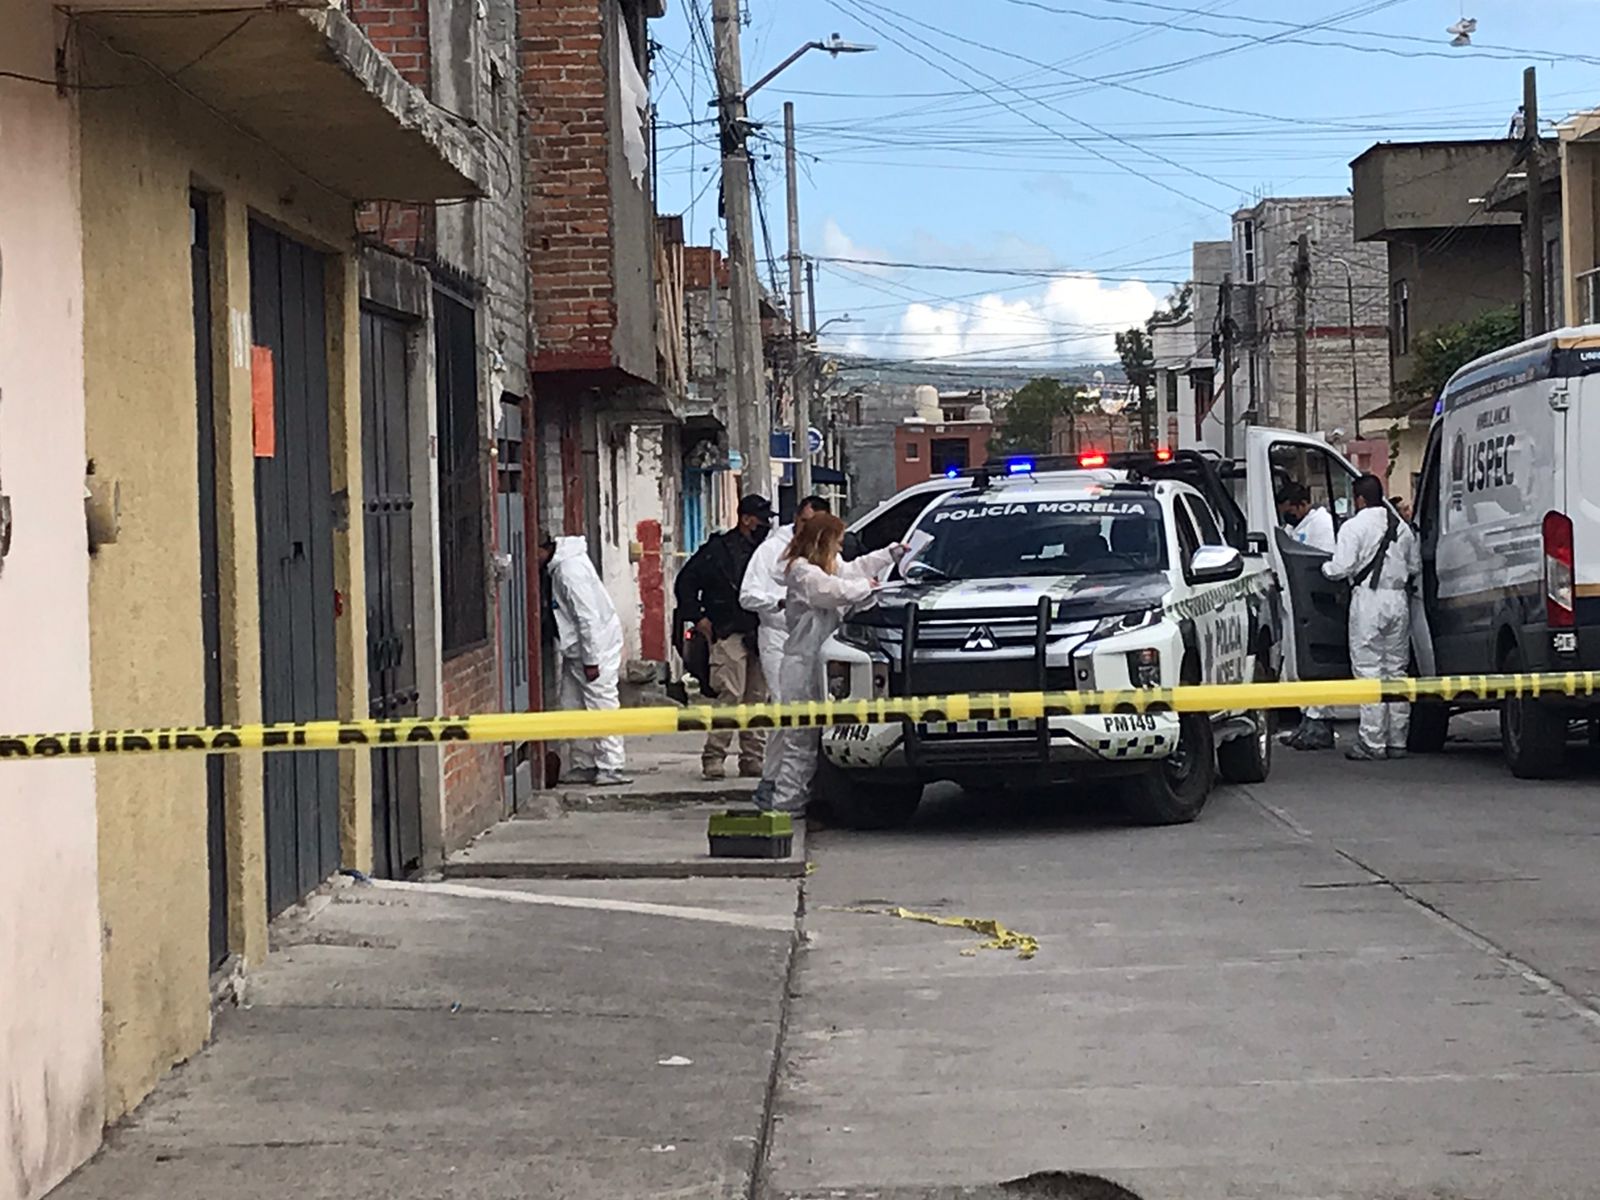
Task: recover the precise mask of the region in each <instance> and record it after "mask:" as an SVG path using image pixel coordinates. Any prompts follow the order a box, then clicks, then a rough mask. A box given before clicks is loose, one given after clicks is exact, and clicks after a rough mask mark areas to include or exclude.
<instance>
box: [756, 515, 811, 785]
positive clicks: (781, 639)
mask: <svg viewBox="0 0 1600 1200" xmlns="http://www.w3.org/2000/svg"><path fill="white" fill-rule="evenodd" d="M832 511H833V507H832V506H831V505H830V504H829V503H828V502H827V500H825V499H824V498H823V497H821V496H807V497H806V498H805V499H804V500H802V501H800V506H799V507H798V508H797V509H795V513H794V524H793V525H779V526H776V527H774V528H773V530H772V531H771V532H770V533H768V534H767V536H766V537H765V538H763V539H762V541H761V545H759V546H757V547H756V551H755V553H754V554H752V555H751V556H750V565H749V566H747V567H746V568H745V570H744V580H743V582H742V583H741V584H740V586H739V605H740V607H741V608H743V609H744V610H745V611H746V612H753V613H755V614H756V616H757V617H758V618H760V621H761V624H760V626H759V627H758V628H757V629H756V650H757V652H758V653H759V654H760V656H761V673H762V674H763V675H765V676H766V677H767V693H768V696H769V697H770V698H771V700H772V702H773V703H774V704H776V703H778V702H780V701H782V700H784V699H786V697H785V696H784V695H783V681H782V679H781V678H780V675H781V668H782V665H783V645H784V643H785V642H786V641H788V640H789V620H788V616H787V615H786V614H785V612H784V608H783V605H784V595H785V593H786V592H787V590H788V581H787V580H786V579H785V578H784V571H783V567H784V561H783V554H784V551H786V550H788V549H789V541H790V539H791V538H793V537H794V534H795V530H797V529H804V528H805V526H806V522H808V521H810V520H811V518H812V517H814V516H816V515H817V514H818V513H827V512H832ZM778 744H779V743H778V739H777V737H776V736H774V737H769V738H768V739H767V748H766V752H765V754H764V755H763V757H762V760H761V782H760V783H759V784H757V785H756V795H755V802H756V804H757V806H759V807H763V808H770V807H771V806H772V794H773V790H774V788H775V787H776V786H777V781H778Z"/></svg>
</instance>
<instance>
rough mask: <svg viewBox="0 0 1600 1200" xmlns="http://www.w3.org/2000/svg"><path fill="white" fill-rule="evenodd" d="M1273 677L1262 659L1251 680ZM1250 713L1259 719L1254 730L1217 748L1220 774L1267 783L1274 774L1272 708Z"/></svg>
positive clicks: (1231, 780)
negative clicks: (1268, 777) (1268, 778)
mask: <svg viewBox="0 0 1600 1200" xmlns="http://www.w3.org/2000/svg"><path fill="white" fill-rule="evenodd" d="M1271 677H1272V676H1271V672H1269V671H1268V670H1267V669H1266V668H1265V667H1263V666H1262V665H1261V660H1260V659H1259V658H1258V659H1257V660H1256V665H1255V670H1254V671H1253V672H1252V674H1251V682H1252V683H1267V682H1270V680H1271ZM1250 715H1251V716H1252V717H1254V718H1255V721H1256V730H1255V732H1254V733H1252V734H1251V735H1250V736H1249V737H1238V738H1234V739H1233V740H1232V741H1231V742H1223V743H1222V745H1220V746H1218V747H1217V773H1218V774H1219V775H1221V776H1222V778H1223V779H1224V780H1226V781H1227V782H1228V783H1265V782H1266V781H1267V776H1268V775H1270V774H1272V742H1273V737H1272V710H1271V709H1269V708H1263V709H1258V710H1256V711H1255V712H1253V713H1251V714H1250Z"/></svg>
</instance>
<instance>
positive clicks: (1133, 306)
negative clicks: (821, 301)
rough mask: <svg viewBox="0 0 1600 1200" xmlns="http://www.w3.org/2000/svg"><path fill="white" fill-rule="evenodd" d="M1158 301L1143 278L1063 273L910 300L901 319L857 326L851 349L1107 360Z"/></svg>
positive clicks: (991, 358) (973, 357)
mask: <svg viewBox="0 0 1600 1200" xmlns="http://www.w3.org/2000/svg"><path fill="white" fill-rule="evenodd" d="M1159 307H1160V300H1159V299H1158V298H1157V296H1156V294H1155V292H1153V291H1152V290H1151V289H1150V288H1149V287H1148V286H1147V285H1146V284H1143V283H1139V282H1135V281H1123V282H1112V281H1107V280H1102V279H1098V278H1096V277H1095V276H1093V275H1087V274H1072V275H1061V276H1058V277H1056V278H1054V279H1051V280H1048V281H1047V282H1045V283H1043V284H1042V285H1041V287H1040V289H1039V290H1037V291H1035V292H1033V293H1032V294H1027V295H1022V296H1004V295H1000V294H996V293H991V294H989V295H986V296H982V297H979V298H976V299H972V300H960V301H950V302H944V303H940V302H931V303H913V304H908V305H907V306H906V308H905V310H904V311H903V312H902V313H901V314H900V317H899V319H898V321H897V322H895V321H893V320H891V321H890V322H887V323H886V324H885V325H883V326H880V328H879V329H877V330H875V331H872V332H866V331H863V332H859V333H857V332H852V333H851V335H850V336H849V337H848V338H847V339H846V348H847V349H848V350H850V351H851V352H853V353H857V354H867V355H873V356H876V357H883V358H941V359H943V358H953V359H955V360H956V361H968V362H971V361H977V362H984V361H987V362H1037V361H1047V360H1048V361H1063V360H1066V361H1074V362H1106V361H1110V360H1113V359H1115V358H1116V339H1115V334H1116V333H1117V332H1118V331H1119V330H1123V329H1129V328H1131V327H1133V326H1142V325H1143V324H1144V322H1145V321H1146V319H1148V318H1149V316H1150V314H1151V313H1153V312H1155V311H1156V309H1157V308H1159ZM957 356H959V357H957Z"/></svg>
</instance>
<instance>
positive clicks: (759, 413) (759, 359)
mask: <svg viewBox="0 0 1600 1200" xmlns="http://www.w3.org/2000/svg"><path fill="white" fill-rule="evenodd" d="M711 24H712V28H713V31H714V39H713V40H714V41H715V42H716V46H715V50H716V59H717V117H718V126H719V128H720V130H721V135H722V210H723V215H724V216H725V217H726V219H727V222H728V273H729V276H730V283H729V286H728V298H729V300H730V301H731V303H732V308H733V370H732V371H731V372H730V376H729V378H730V380H731V382H732V391H733V394H732V396H731V397H730V404H729V416H730V418H731V419H732V421H733V426H734V428H733V430H732V433H733V437H734V441H735V443H736V445H737V447H738V450H739V453H740V455H741V456H742V457H743V459H744V490H745V491H746V492H747V493H759V494H760V495H763V496H765V495H767V493H768V492H769V491H771V490H772V410H771V408H770V406H769V405H768V403H767V389H766V385H765V380H766V372H765V370H764V355H763V348H762V345H761V308H760V294H761V293H760V287H759V285H758V284H757V283H756V254H755V248H756V246H755V243H756V234H755V221H754V219H753V217H752V216H751V212H750V153H749V150H748V148H747V147H746V145H745V138H746V136H747V135H748V133H749V123H748V121H747V119H746V116H745V104H744V83H743V72H742V68H741V66H740V62H739V0H712V2H711Z"/></svg>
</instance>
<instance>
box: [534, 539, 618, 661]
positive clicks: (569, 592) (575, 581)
mask: <svg viewBox="0 0 1600 1200" xmlns="http://www.w3.org/2000/svg"><path fill="white" fill-rule="evenodd" d="M550 599H551V603H552V605H553V606H554V608H555V617H556V638H557V648H558V649H559V650H560V653H561V657H562V658H570V659H573V660H575V661H577V662H579V663H583V664H585V665H590V666H598V667H599V668H600V669H601V670H602V671H607V670H609V671H612V672H620V670H621V668H622V622H621V621H619V620H618V619H617V610H616V606H615V605H613V604H612V603H611V594H610V593H609V592H607V591H606V588H605V584H603V583H602V582H601V581H600V574H599V572H598V571H596V570H595V569H594V563H593V562H592V561H591V560H590V558H589V542H588V539H586V538H581V537H563V538H557V539H556V548H555V552H554V553H553V554H551V556H550Z"/></svg>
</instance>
